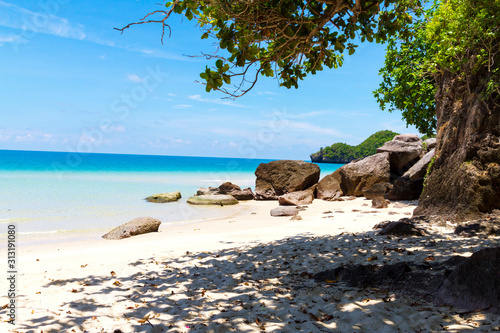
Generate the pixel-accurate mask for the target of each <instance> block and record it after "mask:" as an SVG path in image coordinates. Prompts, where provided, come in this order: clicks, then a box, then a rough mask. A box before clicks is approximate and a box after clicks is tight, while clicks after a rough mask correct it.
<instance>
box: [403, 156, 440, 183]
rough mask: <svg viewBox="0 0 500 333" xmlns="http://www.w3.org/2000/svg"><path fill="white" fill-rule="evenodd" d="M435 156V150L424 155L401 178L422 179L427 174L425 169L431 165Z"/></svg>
mask: <svg viewBox="0 0 500 333" xmlns="http://www.w3.org/2000/svg"><path fill="white" fill-rule="evenodd" d="M435 154H436V150H435V149H432V150H431V151H429V152H428V153H427V154H425V155H424V157H422V158H421V159H420V160H419V161H418V162H417V163H415V164H414V165H413V166H412V167H411V168H410V169H409V170H408V171H406V172H405V173H404V175H403V177H408V178H410V179H411V180H417V179H419V178H423V177H424V176H425V174H426V173H427V167H428V166H429V164H430V163H431V160H432V158H433V157H434V155H435Z"/></svg>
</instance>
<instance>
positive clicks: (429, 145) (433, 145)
mask: <svg viewBox="0 0 500 333" xmlns="http://www.w3.org/2000/svg"><path fill="white" fill-rule="evenodd" d="M424 143H425V145H426V146H427V151H429V150H431V149H434V148H436V143H437V140H436V138H430V139H427V140H425V141H424Z"/></svg>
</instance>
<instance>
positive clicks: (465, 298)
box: [437, 247, 500, 313]
mask: <svg viewBox="0 0 500 333" xmlns="http://www.w3.org/2000/svg"><path fill="white" fill-rule="evenodd" d="M437 296H438V299H439V300H441V301H442V302H443V303H444V304H446V305H451V306H454V307H456V308H458V309H460V310H462V311H466V312H472V311H475V310H485V309H489V310H490V311H492V312H497V313H499V312H500V247H497V248H489V249H483V250H480V251H478V252H476V253H474V254H473V255H472V256H471V257H470V258H468V259H467V260H465V261H464V262H463V263H461V264H460V265H458V266H457V268H455V270H454V271H453V272H452V273H451V274H450V275H449V276H448V278H447V279H446V280H445V281H444V283H443V285H442V286H441V288H439V290H438V292H437Z"/></svg>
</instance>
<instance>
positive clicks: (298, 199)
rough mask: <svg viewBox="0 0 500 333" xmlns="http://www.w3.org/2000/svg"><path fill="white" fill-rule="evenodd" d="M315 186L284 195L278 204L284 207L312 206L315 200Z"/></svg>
mask: <svg viewBox="0 0 500 333" xmlns="http://www.w3.org/2000/svg"><path fill="white" fill-rule="evenodd" d="M314 188H315V187H314V186H313V187H311V188H309V189H307V190H304V191H296V192H290V193H287V194H283V195H282V196H280V197H279V198H278V202H279V204H280V205H283V206H302V205H310V204H311V203H312V202H313V200H314Z"/></svg>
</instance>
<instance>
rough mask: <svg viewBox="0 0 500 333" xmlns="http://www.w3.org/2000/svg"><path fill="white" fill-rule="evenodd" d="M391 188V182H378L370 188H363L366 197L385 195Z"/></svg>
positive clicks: (373, 197)
mask: <svg viewBox="0 0 500 333" xmlns="http://www.w3.org/2000/svg"><path fill="white" fill-rule="evenodd" d="M391 189H392V184H391V183H377V184H375V185H373V186H371V187H369V188H365V189H363V190H362V192H363V195H364V196H365V198H367V199H375V198H377V197H384V196H385V195H386V193H387V192H389V191H390V190H391Z"/></svg>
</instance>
